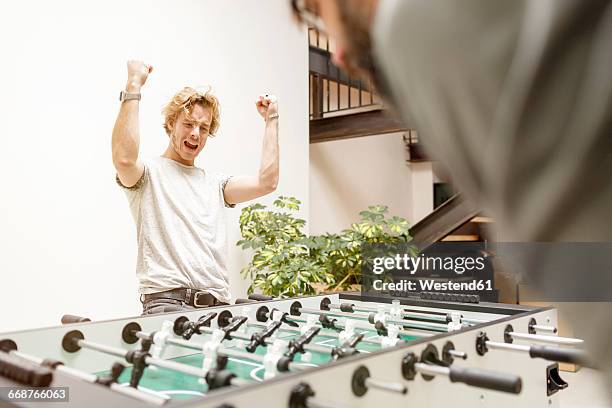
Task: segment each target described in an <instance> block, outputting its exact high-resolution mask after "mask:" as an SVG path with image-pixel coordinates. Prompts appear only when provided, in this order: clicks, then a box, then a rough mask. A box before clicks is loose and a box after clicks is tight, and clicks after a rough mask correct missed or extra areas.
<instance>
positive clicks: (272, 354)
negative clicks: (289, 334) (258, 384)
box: [263, 339, 289, 380]
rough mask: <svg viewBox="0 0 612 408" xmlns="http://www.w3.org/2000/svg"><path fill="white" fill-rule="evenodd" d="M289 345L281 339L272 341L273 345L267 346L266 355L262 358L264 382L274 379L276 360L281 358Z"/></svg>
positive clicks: (276, 369) (276, 370) (276, 368)
mask: <svg viewBox="0 0 612 408" xmlns="http://www.w3.org/2000/svg"><path fill="white" fill-rule="evenodd" d="M288 344H289V343H288V342H286V341H285V340H282V339H276V340H274V343H272V344H271V345H269V346H268V350H267V352H266V355H265V356H264V360H263V365H264V370H265V371H264V380H268V379H270V378H273V377H275V376H276V375H277V374H278V367H277V365H278V360H280V359H281V357H283V353H284V351H285V349H286V348H287V345H288Z"/></svg>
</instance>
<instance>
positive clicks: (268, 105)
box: [255, 95, 278, 122]
mask: <svg viewBox="0 0 612 408" xmlns="http://www.w3.org/2000/svg"><path fill="white" fill-rule="evenodd" d="M255 106H256V107H257V112H259V114H260V115H261V116H262V117H263V118H264V120H265V121H266V122H267V121H268V117H269V116H270V115H272V114H273V113H278V103H277V101H276V96H274V95H259V96H258V97H257V101H255Z"/></svg>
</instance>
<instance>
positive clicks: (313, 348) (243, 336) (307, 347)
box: [198, 322, 329, 356]
mask: <svg viewBox="0 0 612 408" xmlns="http://www.w3.org/2000/svg"><path fill="white" fill-rule="evenodd" d="M252 323H253V322H250V323H249V322H247V325H250V326H252V325H253V324H252ZM257 326H258V327H267V326H266V324H265V323H262V324H261V326H259V325H257ZM279 330H282V328H280V329H279ZM198 331H199V334H204V333H206V334H212V332H213V331H214V329H212V328H210V327H206V326H204V327H200V328H198ZM298 331H299V330H298ZM231 336H232V338H234V339H238V340H244V341H251V340H252V337H251V336H249V335H248V334H245V333H240V332H232V334H231ZM264 342H265V343H266V344H272V343H274V339H273V338H266V339H265V340H264ZM304 350H306V351H310V352H317V353H329V350H328V349H327V348H326V347H322V346H317V345H314V344H305V345H304ZM247 354H248V355H251V356H252V355H253V354H250V353H247Z"/></svg>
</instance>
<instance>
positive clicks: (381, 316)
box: [374, 305, 388, 326]
mask: <svg viewBox="0 0 612 408" xmlns="http://www.w3.org/2000/svg"><path fill="white" fill-rule="evenodd" d="M377 310H378V311H377V312H376V314H375V315H374V323H376V322H381V323H382V324H384V325H385V326H386V323H387V318H388V315H387V313H386V311H385V306H384V305H379V306H378V309H377Z"/></svg>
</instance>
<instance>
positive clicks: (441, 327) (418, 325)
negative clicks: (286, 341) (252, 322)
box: [297, 307, 448, 332]
mask: <svg viewBox="0 0 612 408" xmlns="http://www.w3.org/2000/svg"><path fill="white" fill-rule="evenodd" d="M297 311H299V312H300V313H310V314H315V315H323V316H339V317H346V318H350V319H358V320H366V321H370V320H371V319H372V318H373V317H374V313H372V314H370V315H361V314H357V313H349V312H335V311H332V310H330V311H325V310H317V309H310V308H305V307H301V308H298V309H297ZM370 323H371V322H370ZM385 323H393V324H396V325H398V326H402V327H410V328H414V329H425V330H431V331H438V332H448V326H447V325H446V324H441V323H426V322H417V321H414V320H403V319H393V318H387V319H386V322H385Z"/></svg>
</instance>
